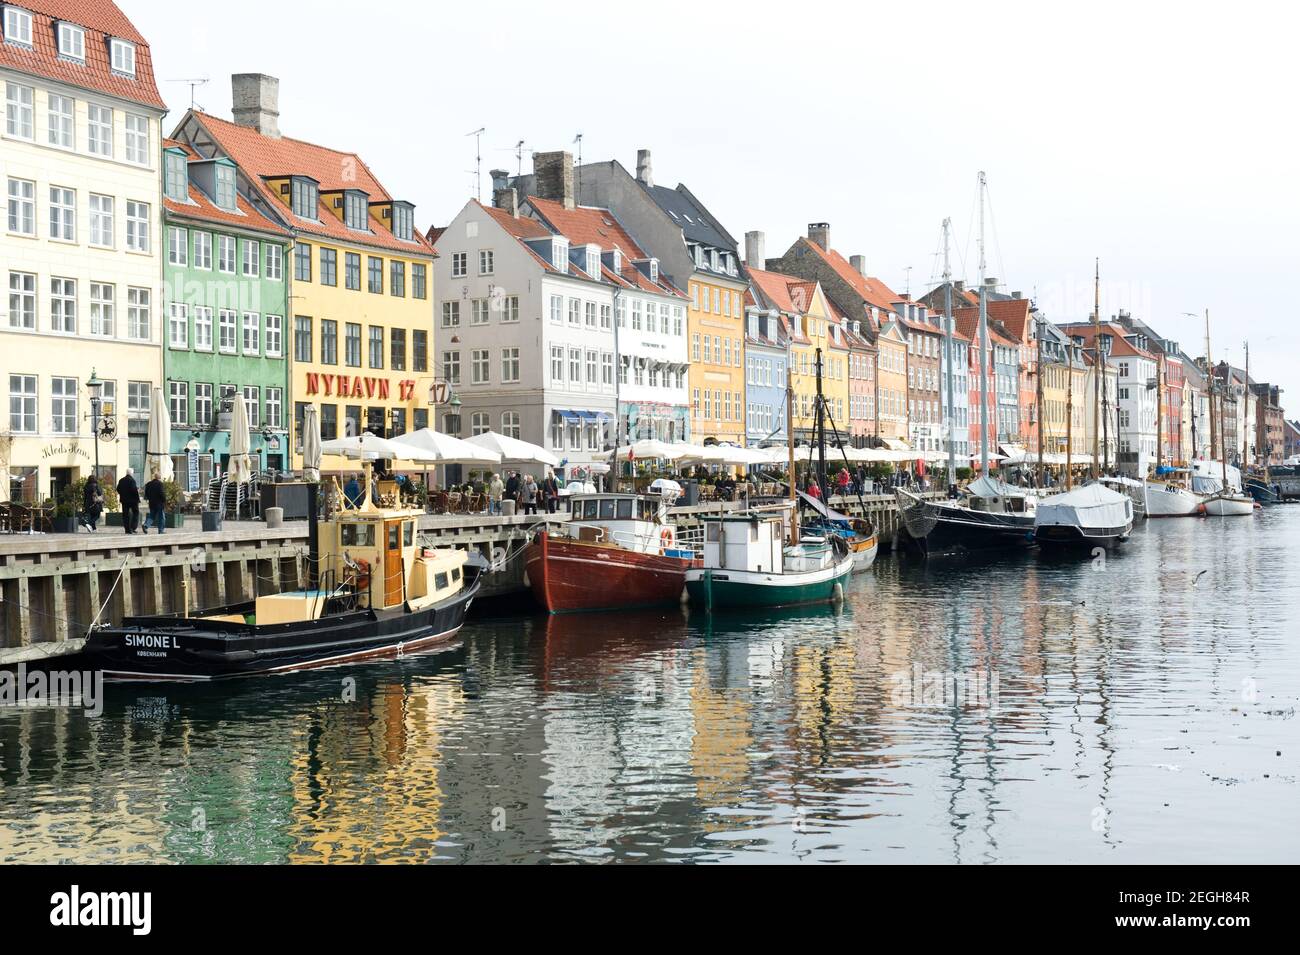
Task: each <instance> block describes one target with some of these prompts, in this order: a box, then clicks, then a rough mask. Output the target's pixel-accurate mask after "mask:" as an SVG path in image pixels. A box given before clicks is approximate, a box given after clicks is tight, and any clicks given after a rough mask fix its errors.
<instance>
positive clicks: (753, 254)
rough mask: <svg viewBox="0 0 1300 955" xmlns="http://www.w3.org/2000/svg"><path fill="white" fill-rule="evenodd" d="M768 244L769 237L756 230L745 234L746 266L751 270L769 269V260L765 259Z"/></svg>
mask: <svg viewBox="0 0 1300 955" xmlns="http://www.w3.org/2000/svg"><path fill="white" fill-rule="evenodd" d="M766 244H767V236H765V235H764V234H763V233H762V232H759V231H758V230H754V231H753V232H746V233H745V264H746V265H747V266H749V267H750V268H751V269H765V268H767V260H766V259H764V258H763V253H764V251H765V249H764V246H766Z"/></svg>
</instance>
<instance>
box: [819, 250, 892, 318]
mask: <svg viewBox="0 0 1300 955" xmlns="http://www.w3.org/2000/svg"><path fill="white" fill-rule="evenodd" d="M799 241H800V242H803V243H804V244H805V245H806V246H807V247H808V248H809V249H812V250H813V251H814V252H815V253H816V254H817V255H819V256H821V257H822V260H823V261H825V262H826V264H827V265H829V266H830V267H831V268H832V269H834V270H835V274H836V275H838V276H839V277H840V278H842V279H843V280H844V281H845V282H847V283H848V284H849V285H850V286H851V287H852V288H853V290H854V291H855V292H857V293H858V294H859V295H860V296H862V298H863V299H865V300H866V301H867V303H868V304H869V305H874V306H875V307H876V308H880V309H884V310H885V311H890V312H892V311H893V310H894V302H897V301H898V296H897V295H896V294H895V293H894V291H893V290H892V289H890V287H889V286H888V285H886V284H885V283H884V282H882V281H880V279H878V278H874V277H871V276H867V275H863V274H862V273H861V272H859V271H858V270H857V269H855V268H854V267H853V266H852V265H850V264H849V262H848V260H847V259H846V258H844V256H842V255H840V254H839V253H838V252H836V251H835V250H834V249H823V248H822V247H821V246H820V245H818V244H817V243H816V242H813V241H812V240H811V239H808V238H802V239H800V240H799Z"/></svg>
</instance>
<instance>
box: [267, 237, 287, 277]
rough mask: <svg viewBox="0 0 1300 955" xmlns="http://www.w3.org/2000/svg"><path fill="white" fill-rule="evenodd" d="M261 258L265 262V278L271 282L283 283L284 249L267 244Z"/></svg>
mask: <svg viewBox="0 0 1300 955" xmlns="http://www.w3.org/2000/svg"><path fill="white" fill-rule="evenodd" d="M263 258H264V259H265V260H266V277H267V278H268V279H270V280H271V281H272V282H282V281H284V249H283V248H282V247H281V246H279V245H276V244H275V243H270V242H269V243H267V246H266V255H264V256H263Z"/></svg>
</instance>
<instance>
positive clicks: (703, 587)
mask: <svg viewBox="0 0 1300 955" xmlns="http://www.w3.org/2000/svg"><path fill="white" fill-rule="evenodd" d="M852 572H853V558H852V556H848V557H845V558H844V559H843V560H841V561H839V562H838V563H836V564H832V565H831V566H830V567H826V568H824V569H822V570H815V571H807V572H802V573H790V574H771V573H764V572H760V571H749V570H726V569H725V568H694V569H692V570H689V571H687V573H686V592H687V593H688V594H689V595H690V599H691V603H692V604H694V605H696V606H698V607H701V608H703V609H704V610H710V611H712V610H728V609H736V608H755V607H789V606H793V605H795V604H810V603H824V602H826V601H829V600H833V599H834V598H835V596H836V594H837V588H842V586H843V583H844V580H845V578H847V577H848V576H849V574H851V573H852Z"/></svg>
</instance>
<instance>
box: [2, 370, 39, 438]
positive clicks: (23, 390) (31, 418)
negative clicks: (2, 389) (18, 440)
mask: <svg viewBox="0 0 1300 955" xmlns="http://www.w3.org/2000/svg"><path fill="white" fill-rule="evenodd" d="M39 412H40V402H39V399H38V397H37V391H36V376H35V375H10V376H9V430H10V431H12V432H13V433H14V434H35V433H36V429H37V422H38V421H39Z"/></svg>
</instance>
